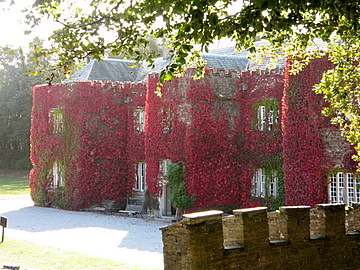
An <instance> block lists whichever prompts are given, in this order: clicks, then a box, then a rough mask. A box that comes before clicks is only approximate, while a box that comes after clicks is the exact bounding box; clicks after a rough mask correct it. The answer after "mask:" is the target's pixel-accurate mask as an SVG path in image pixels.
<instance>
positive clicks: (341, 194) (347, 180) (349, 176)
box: [329, 172, 360, 205]
mask: <svg viewBox="0 0 360 270" xmlns="http://www.w3.org/2000/svg"><path fill="white" fill-rule="evenodd" d="M329 182H330V183H329V199H330V203H345V204H347V205H351V204H352V203H357V202H360V180H359V179H357V178H356V177H355V176H354V174H353V173H347V172H337V173H333V174H331V175H330V176H329Z"/></svg>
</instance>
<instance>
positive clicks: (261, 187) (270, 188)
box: [252, 168, 279, 198]
mask: <svg viewBox="0 0 360 270" xmlns="http://www.w3.org/2000/svg"><path fill="white" fill-rule="evenodd" d="M266 172H267V173H266ZM278 183H279V179H278V177H277V174H276V171H274V170H266V169H263V168H260V169H257V170H256V171H255V173H254V176H253V179H252V196H255V197H262V198H264V197H276V196H277V195H278Z"/></svg>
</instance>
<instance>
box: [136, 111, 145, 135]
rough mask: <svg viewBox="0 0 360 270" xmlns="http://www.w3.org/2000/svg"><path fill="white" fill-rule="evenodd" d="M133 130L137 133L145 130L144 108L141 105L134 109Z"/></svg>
mask: <svg viewBox="0 0 360 270" xmlns="http://www.w3.org/2000/svg"><path fill="white" fill-rule="evenodd" d="M134 122H135V130H136V131H137V132H138V133H142V132H144V131H145V109H144V108H143V107H141V108H137V109H135V110H134Z"/></svg>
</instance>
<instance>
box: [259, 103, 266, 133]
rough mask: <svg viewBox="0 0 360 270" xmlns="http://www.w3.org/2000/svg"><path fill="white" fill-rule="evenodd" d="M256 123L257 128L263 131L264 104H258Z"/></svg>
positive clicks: (264, 120)
mask: <svg viewBox="0 0 360 270" xmlns="http://www.w3.org/2000/svg"><path fill="white" fill-rule="evenodd" d="M258 121H259V122H258V125H259V130H261V131H263V130H264V128H265V123H266V107H265V106H259V109H258Z"/></svg>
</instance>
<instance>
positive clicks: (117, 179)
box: [30, 82, 146, 209]
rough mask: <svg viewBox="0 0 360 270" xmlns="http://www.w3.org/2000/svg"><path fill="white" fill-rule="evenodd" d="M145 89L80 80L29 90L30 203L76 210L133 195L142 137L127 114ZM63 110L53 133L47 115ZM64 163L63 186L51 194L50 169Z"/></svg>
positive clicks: (141, 100) (141, 155)
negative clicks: (58, 130) (60, 127)
mask: <svg viewBox="0 0 360 270" xmlns="http://www.w3.org/2000/svg"><path fill="white" fill-rule="evenodd" d="M145 89H146V86H145V85H141V84H140V85H131V84H111V83H106V84H101V83H88V82H80V83H73V84H63V85H55V86H51V87H48V86H38V87H35V88H34V105H33V118H32V119H33V120H32V121H33V122H32V132H31V145H32V152H31V160H32V163H33V164H34V169H33V171H32V173H31V184H30V186H31V193H32V197H33V199H34V201H35V202H37V203H40V204H48V203H51V202H54V201H56V203H57V204H61V205H60V206H62V207H65V208H70V209H79V208H83V207H87V206H89V205H92V204H95V203H100V202H102V201H103V200H117V201H118V200H121V199H123V198H125V197H127V196H129V195H130V194H131V193H132V187H133V184H134V167H133V166H132V163H134V162H135V161H137V160H144V158H145V157H144V145H143V134H137V133H136V132H135V130H134V124H133V122H134V119H133V114H132V111H133V109H134V108H137V107H139V106H141V105H142V106H143V105H144V103H145V94H146V91H145ZM59 107H60V108H63V109H64V119H65V121H64V130H63V132H62V133H60V134H52V132H51V127H50V126H51V125H50V124H49V112H50V110H51V109H52V108H59ZM56 160H62V161H64V178H65V179H66V183H65V186H64V187H62V189H60V191H61V192H57V193H56V192H54V191H51V189H50V187H51V184H52V177H51V173H50V170H51V168H52V164H53V163H54V161H56Z"/></svg>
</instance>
